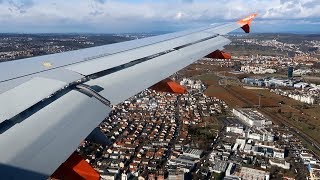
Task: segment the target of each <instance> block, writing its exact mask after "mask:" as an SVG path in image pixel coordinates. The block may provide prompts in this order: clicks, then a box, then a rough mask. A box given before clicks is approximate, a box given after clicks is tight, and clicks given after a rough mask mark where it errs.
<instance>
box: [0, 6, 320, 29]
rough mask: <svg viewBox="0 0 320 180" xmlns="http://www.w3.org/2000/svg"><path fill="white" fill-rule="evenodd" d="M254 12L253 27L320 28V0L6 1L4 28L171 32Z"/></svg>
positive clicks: (1, 10) (0, 19)
mask: <svg viewBox="0 0 320 180" xmlns="http://www.w3.org/2000/svg"><path fill="white" fill-rule="evenodd" d="M251 13H258V14H259V16H258V18H257V19H256V21H254V24H253V27H252V31H253V32H301V33H303V32H309V33H320V0H157V1H156V0H0V23H1V25H0V32H2V33H16V32H18V33H50V32H53V33H72V32H80V33H86V32H89V33H125V32H168V31H177V30H181V29H185V28H194V27H200V26H204V25H208V24H212V23H221V22H231V21H236V20H237V19H240V18H243V17H245V16H247V15H249V14H251Z"/></svg>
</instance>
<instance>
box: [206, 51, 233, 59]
mask: <svg viewBox="0 0 320 180" xmlns="http://www.w3.org/2000/svg"><path fill="white" fill-rule="evenodd" d="M206 57H207V58H214V59H231V55H230V54H229V53H226V52H224V51H220V50H216V51H214V52H212V53H210V54H208V55H207V56H206Z"/></svg>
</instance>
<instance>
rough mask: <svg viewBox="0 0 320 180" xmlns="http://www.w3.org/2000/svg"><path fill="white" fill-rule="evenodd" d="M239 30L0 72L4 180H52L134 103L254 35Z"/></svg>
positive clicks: (218, 29) (22, 63)
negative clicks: (236, 39)
mask: <svg viewBox="0 0 320 180" xmlns="http://www.w3.org/2000/svg"><path fill="white" fill-rule="evenodd" d="M255 16H256V15H255V14H254V15H251V16H249V17H247V18H245V19H242V20H240V21H238V22H235V23H227V24H223V25H210V26H208V27H204V28H200V29H195V30H189V31H182V32H177V33H171V34H166V35H160V36H155V37H149V38H144V39H138V40H133V41H127V42H122V43H117V44H111V45H105V46H99V47H93V48H87V49H81V50H76V51H70V52H64V53H59V54H52V55H46V56H39V57H33V58H27V59H22V60H16V61H9V62H3V63H1V64H0V133H1V135H0V174H1V177H2V178H3V177H6V178H9V179H20V178H27V179H43V178H46V177H48V176H50V175H51V174H52V173H53V172H54V171H55V170H56V169H57V167H59V165H60V164H61V163H63V162H64V161H65V160H66V159H67V158H68V157H69V156H70V155H71V154H72V153H73V152H74V151H75V149H76V148H77V147H78V145H79V143H80V142H81V141H82V140H84V139H85V138H86V137H87V135H88V134H90V133H91V132H92V131H93V130H94V129H95V128H96V127H97V126H98V125H99V124H100V123H101V122H102V121H103V120H104V119H105V118H106V117H107V116H108V114H109V112H110V111H111V107H112V105H117V104H118V103H120V102H122V101H124V100H126V99H128V98H129V97H131V96H133V95H135V94H137V93H139V92H141V91H142V90H144V89H146V88H148V87H150V86H152V85H154V84H155V83H157V82H159V81H161V80H163V79H165V78H167V77H168V76H170V75H172V74H173V73H175V72H177V71H178V70H180V69H182V68H184V67H186V66H188V65H189V64H191V63H193V62H195V61H197V60H198V59H200V58H202V57H204V56H206V55H208V54H210V53H212V52H213V51H216V50H222V49H223V47H224V46H225V45H227V44H229V43H230V40H228V39H226V38H225V37H224V36H223V35H225V34H227V33H228V32H231V31H233V30H235V29H238V28H242V29H244V30H245V31H246V32H249V29H250V26H249V25H250V22H251V20H252V19H253V18H254V17H255Z"/></svg>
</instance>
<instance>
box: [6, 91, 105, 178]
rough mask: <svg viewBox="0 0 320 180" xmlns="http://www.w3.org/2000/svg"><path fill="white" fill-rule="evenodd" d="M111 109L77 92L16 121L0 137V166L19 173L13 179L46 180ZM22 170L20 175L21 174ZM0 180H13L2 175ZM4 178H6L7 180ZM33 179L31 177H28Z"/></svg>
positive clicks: (72, 92)
mask: <svg viewBox="0 0 320 180" xmlns="http://www.w3.org/2000/svg"><path fill="white" fill-rule="evenodd" d="M110 111H111V108H110V107H107V106H105V105H104V104H102V103H100V102H99V101H97V100H96V99H94V98H90V97H88V96H86V95H84V94H82V93H80V92H78V91H75V90H73V91H71V92H69V93H67V94H65V95H64V96H62V97H60V98H59V99H57V100H56V101H54V102H52V103H51V104H50V105H48V106H46V107H44V108H42V109H41V110H40V111H38V112H37V113H35V114H33V115H31V116H30V117H28V118H26V119H23V120H19V119H18V121H21V122H20V123H18V124H16V125H15V126H13V127H11V128H10V129H8V130H7V131H5V132H4V133H2V134H1V136H0V147H1V149H0V153H1V154H3V155H4V154H5V156H2V157H1V158H0V164H6V165H8V166H10V167H12V168H15V169H21V173H22V174H19V172H20V171H17V172H16V174H15V175H14V178H15V179H20V178H24V179H28V177H25V176H24V175H25V172H26V171H27V172H35V173H30V175H42V177H38V178H42V179H44V178H46V177H47V176H48V175H50V174H52V173H53V172H54V171H55V169H56V168H57V167H58V166H59V165H60V164H61V163H63V162H64V161H65V160H66V159H67V158H68V157H69V156H70V155H71V154H72V153H73V152H74V150H75V149H76V148H77V147H78V145H79V144H80V142H81V141H83V140H84V139H85V138H86V137H87V135H88V134H90V133H91V131H92V130H93V129H94V128H95V127H97V126H98V125H99V123H101V121H102V120H103V119H105V118H106V117H107V116H108V114H109V112H110ZM22 170H23V171H22ZM0 174H1V177H2V178H4V179H5V177H7V176H8V177H9V176H12V175H10V174H8V172H6V171H5V172H3V171H2V169H1V168H0ZM6 175H7V176H6ZM30 177H32V176H30Z"/></svg>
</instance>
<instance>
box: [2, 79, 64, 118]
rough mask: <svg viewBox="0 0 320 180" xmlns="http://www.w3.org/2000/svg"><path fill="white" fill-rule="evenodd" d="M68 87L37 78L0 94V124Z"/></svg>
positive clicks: (55, 81)
mask: <svg viewBox="0 0 320 180" xmlns="http://www.w3.org/2000/svg"><path fill="white" fill-rule="evenodd" d="M66 85H67V84H66V83H64V82H62V81H57V80H52V79H47V78H40V77H36V78H33V79H31V80H29V81H27V82H25V83H23V84H21V85H19V86H16V87H15V88H13V89H11V90H9V91H6V92H5V93H2V94H0V102H1V103H0V109H1V114H0V123H1V122H3V121H5V120H6V119H10V118H12V117H14V116H15V115H17V114H19V113H21V112H22V111H24V110H26V109H28V108H30V107H31V106H32V105H34V104H36V103H38V102H40V101H41V100H43V99H45V98H46V97H47V96H48V95H50V94H53V93H54V92H56V91H57V90H59V89H61V88H63V87H64V86H66Z"/></svg>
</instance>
